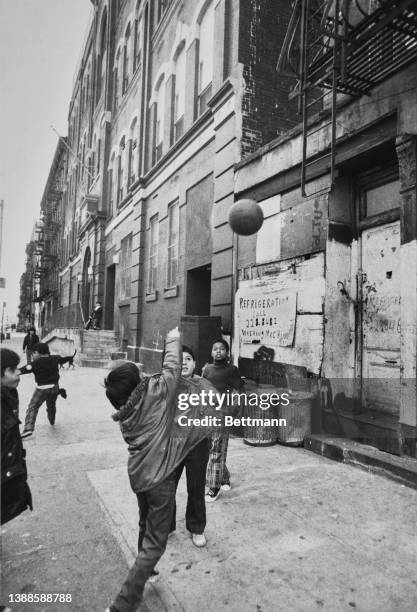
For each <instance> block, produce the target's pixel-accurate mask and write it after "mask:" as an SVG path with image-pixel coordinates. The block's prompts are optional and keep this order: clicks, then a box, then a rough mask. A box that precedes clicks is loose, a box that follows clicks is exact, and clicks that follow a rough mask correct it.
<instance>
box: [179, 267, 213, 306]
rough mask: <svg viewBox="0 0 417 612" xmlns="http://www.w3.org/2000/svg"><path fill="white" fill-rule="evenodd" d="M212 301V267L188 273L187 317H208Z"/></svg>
mask: <svg viewBox="0 0 417 612" xmlns="http://www.w3.org/2000/svg"><path fill="white" fill-rule="evenodd" d="M210 299H211V265H210V264H209V265H205V266H201V267H199V268H194V269H192V270H188V271H187V297H186V305H185V309H186V310H185V311H186V314H187V315H200V316H208V315H209V314H210Z"/></svg>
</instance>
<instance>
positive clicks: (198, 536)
mask: <svg viewBox="0 0 417 612" xmlns="http://www.w3.org/2000/svg"><path fill="white" fill-rule="evenodd" d="M191 535H192V538H193V544H194V546H197V548H202V547H203V546H205V545H206V544H207V540H206V536H205V535H204V533H193V534H191Z"/></svg>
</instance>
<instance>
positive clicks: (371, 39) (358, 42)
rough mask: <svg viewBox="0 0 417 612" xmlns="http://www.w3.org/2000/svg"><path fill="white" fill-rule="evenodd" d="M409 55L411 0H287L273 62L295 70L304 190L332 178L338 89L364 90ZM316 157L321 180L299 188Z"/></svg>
mask: <svg viewBox="0 0 417 612" xmlns="http://www.w3.org/2000/svg"><path fill="white" fill-rule="evenodd" d="M364 7H367V8H366V10H365V8H364ZM416 61H417V0H376V1H375V2H374V3H372V4H370V3H365V2H362V0H355V1H354V2H352V0H294V2H293V5H292V15H291V19H290V21H289V25H288V31H287V33H286V36H285V38H284V42H283V46H282V48H281V51H280V55H279V58H278V63H277V70H278V72H279V73H280V74H282V75H285V76H291V75H292V76H295V77H296V82H295V85H294V88H293V90H292V91H291V93H290V95H289V97H290V99H291V98H294V97H298V102H299V106H298V109H299V114H300V115H301V119H302V129H303V132H302V160H301V189H302V194H303V196H304V197H308V196H315V195H319V194H321V193H326V192H328V191H330V190H331V188H332V186H333V183H334V177H335V154H336V127H337V102H338V95H339V94H345V95H346V94H347V95H349V96H353V97H356V96H363V95H371V94H372V90H373V88H375V87H376V86H377V85H379V84H380V83H382V82H384V81H385V80H386V79H388V78H390V77H391V76H392V75H394V74H396V73H397V72H398V71H399V70H402V69H403V68H405V67H407V66H409V65H410V64H412V63H413V62H416ZM326 121H327V122H326ZM320 162H322V166H323V167H322V169H323V174H324V173H327V172H330V181H329V185H328V186H327V187H326V188H324V189H321V188H320V189H319V190H317V191H313V192H310V193H307V190H306V186H307V183H308V181H309V180H311V177H312V173H311V172H309V167H310V166H312V165H313V164H317V163H320ZM315 174H317V173H315Z"/></svg>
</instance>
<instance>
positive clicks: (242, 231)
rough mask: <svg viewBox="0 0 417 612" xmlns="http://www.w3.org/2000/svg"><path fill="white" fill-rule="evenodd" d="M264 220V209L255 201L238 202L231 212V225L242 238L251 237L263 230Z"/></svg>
mask: <svg viewBox="0 0 417 612" xmlns="http://www.w3.org/2000/svg"><path fill="white" fill-rule="evenodd" d="M263 220H264V214H263V211H262V208H261V207H260V206H259V204H258V203H257V202H255V200H251V199H249V198H245V199H243V200H238V201H237V202H235V203H234V204H233V206H232V207H231V208H230V210H229V225H230V227H231V228H232V230H233V231H234V232H236V234H239V235H240V236H251V235H252V234H256V232H257V231H258V230H259V229H260V228H261V226H262V223H263Z"/></svg>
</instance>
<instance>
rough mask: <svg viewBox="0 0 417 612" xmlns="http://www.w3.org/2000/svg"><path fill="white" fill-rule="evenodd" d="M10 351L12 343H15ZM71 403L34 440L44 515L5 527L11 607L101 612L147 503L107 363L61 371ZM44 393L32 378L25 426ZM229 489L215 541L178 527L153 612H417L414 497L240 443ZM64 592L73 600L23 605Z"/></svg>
mask: <svg viewBox="0 0 417 612" xmlns="http://www.w3.org/2000/svg"><path fill="white" fill-rule="evenodd" d="M4 346H11V347H12V346H13V340H12V342H11V343H10V344H9V345H7V343H6V344H5V345H4ZM61 372H62V374H61V386H63V387H65V388H66V389H67V392H68V399H67V400H63V399H61V398H60V399H59V400H58V403H57V406H58V410H57V420H56V424H55V426H54V427H51V426H50V425H49V423H48V421H47V418H46V410H45V408H44V407H42V408H41V409H40V412H39V416H38V420H37V424H36V430H35V435H34V436H33V438H31V439H29V440H27V441H26V442H25V448H26V449H27V463H28V472H29V483H30V486H31V489H32V494H33V504H34V509H33V512H29V511H28V512H25V513H23V514H22V515H21V516H19V517H18V518H16V519H14V520H13V521H11V522H10V523H7V524H6V525H4V526H3V530H2V531H3V552H2V555H3V559H2V560H3V563H2V566H3V593H2V599H1V604H3V605H4V604H6V603H8V602H9V605H10V606H11V608H12V610H13V611H14V612H15V611H16V612H20V611H29V610H30V611H31V612H40V611H43V610H45V611H47V610H48V611H49V610H51V611H54V612H55V611H57V612H58V611H61V610H69V611H74V612H81V611H82V612H85V611H87V610H88V611H89V612H99V611H102V612H103V611H104V609H105V608H106V607H107V606H108V605H109V604H110V603H111V601H112V598H113V597H114V596H115V595H116V593H117V591H118V588H119V587H120V585H121V583H122V580H123V578H124V576H125V574H126V572H127V569H128V566H129V565H130V563H131V562H132V560H133V558H134V554H135V547H136V541H137V507H136V499H135V496H134V495H133V493H132V492H131V490H130V487H129V483H128V478H127V472H126V460H127V450H126V445H125V443H124V442H123V440H122V437H121V434H120V431H119V428H118V426H117V424H115V423H114V422H113V421H112V420H111V418H110V415H111V413H112V409H111V407H110V405H109V403H108V402H107V400H106V399H105V396H104V388H103V386H102V382H103V378H104V376H105V374H106V371H104V370H99V369H90V368H76V369H67V367H65V369H63V370H61ZM33 387H34V380H33V377H32V376H30V375H27V376H22V378H21V383H20V386H19V394H20V411H21V420H23V418H24V414H25V409H26V406H27V403H28V400H29V398H30V395H31V393H32V390H33ZM228 464H229V467H230V470H231V474H232V489H231V491H230V492H228V493H223V494H222V495H221V496H220V497H219V498H218V500H217V501H216V502H215V503H212V504H210V505H208V507H207V515H208V516H207V519H208V520H207V529H206V535H207V539H208V545H207V547H206V548H204V549H197V548H195V547H194V546H193V544H192V542H191V539H190V537H189V535H188V533H187V532H186V530H185V526H184V509H185V478H184V477H183V479H182V481H181V483H180V486H179V490H178V495H177V502H178V512H177V517H178V524H177V532H176V534H175V535H174V536H173V537H171V538H170V539H169V542H168V547H167V551H166V553H165V555H164V556H163V558H162V560H161V562H160V563H159V566H158V567H159V570H160V577H159V579H158V580H157V581H156V582H155V583H154V584H151V585H148V586H147V588H146V591H145V604H146V605H144V606H143V607H142V610H147V612H162V611H167V612H171V611H172V612H179V611H181V612H196V611H197V610H200V609H204V610H205V612H218V611H223V610H224V611H230V612H238V611H239V612H281V611H282V612H293V611H294V612H298V611H299V612H310V611H312V610H325V611H329V612H334V611H345V610H346V611H347V610H352V609H355V610H358V611H363V612H392V611H393V610H396V611H397V612H412V611H414V610H415V609H417V577H416V571H415V568H416V567H417V536H416V533H417V491H415V490H413V489H411V488H407V487H405V486H403V485H399V484H398V483H395V482H392V481H390V480H387V479H385V478H383V477H381V476H378V475H375V474H370V473H367V472H366V471H363V470H361V469H357V468H354V467H351V466H346V465H343V464H341V463H336V462H332V461H330V460H328V459H326V458H323V457H320V456H318V455H315V454H313V453H310V452H308V451H306V450H305V449H302V448H290V447H284V446H278V445H277V446H273V447H269V448H256V447H250V446H246V445H244V444H243V442H242V440H241V439H238V438H234V439H232V440H231V442H230V445H229V460H228ZM29 593H38V594H42V593H45V594H47V593H60V594H67V595H71V602H67V603H58V602H57V603H14V604H10V601H11V600H12V596H13V594H15V595H16V594H29Z"/></svg>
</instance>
